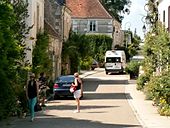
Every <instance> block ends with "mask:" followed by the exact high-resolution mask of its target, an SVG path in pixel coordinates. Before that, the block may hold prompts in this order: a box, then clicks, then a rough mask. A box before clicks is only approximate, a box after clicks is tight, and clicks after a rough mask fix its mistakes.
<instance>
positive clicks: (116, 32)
mask: <svg viewBox="0 0 170 128" xmlns="http://www.w3.org/2000/svg"><path fill="white" fill-rule="evenodd" d="M113 26H114V27H113V28H114V29H113V44H112V49H114V47H115V46H116V45H119V46H123V45H124V31H122V30H121V23H120V22H119V21H117V20H116V19H115V20H114V21H113Z"/></svg>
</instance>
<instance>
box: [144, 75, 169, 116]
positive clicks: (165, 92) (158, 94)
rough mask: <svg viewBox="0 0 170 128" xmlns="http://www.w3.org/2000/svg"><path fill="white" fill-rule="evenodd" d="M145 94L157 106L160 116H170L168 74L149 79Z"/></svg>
mask: <svg viewBox="0 0 170 128" xmlns="http://www.w3.org/2000/svg"><path fill="white" fill-rule="evenodd" d="M145 93H146V95H147V97H148V98H150V99H152V100H153V101H154V103H155V104H156V105H157V106H158V112H159V113H160V115H166V116H170V72H166V73H162V75H161V76H153V77H151V79H150V81H149V82H148V84H147V85H146V86H145Z"/></svg>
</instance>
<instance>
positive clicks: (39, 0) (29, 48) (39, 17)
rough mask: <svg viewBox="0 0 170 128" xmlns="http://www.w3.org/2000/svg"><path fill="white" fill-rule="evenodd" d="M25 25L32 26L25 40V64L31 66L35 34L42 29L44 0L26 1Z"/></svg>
mask: <svg viewBox="0 0 170 128" xmlns="http://www.w3.org/2000/svg"><path fill="white" fill-rule="evenodd" d="M28 15H29V17H28V18H27V19H26V23H27V25H28V26H29V27H30V26H32V28H31V30H30V31H29V34H28V35H27V39H26V50H25V53H26V56H25V62H27V63H29V64H30V65H32V52H33V47H34V46H35V42H36V40H37V33H38V32H39V31H41V30H43V29H44V0H28Z"/></svg>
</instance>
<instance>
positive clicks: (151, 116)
mask: <svg viewBox="0 0 170 128" xmlns="http://www.w3.org/2000/svg"><path fill="white" fill-rule="evenodd" d="M93 73H96V72H95V71H90V72H86V71H84V72H82V75H80V77H81V78H84V77H86V76H89V75H91V74H93ZM125 93H129V94H130V95H128V96H130V98H128V97H127V99H128V102H129V104H130V106H131V108H132V110H133V112H134V114H135V115H136V117H137V119H138V121H139V122H140V123H141V125H142V126H143V128H170V117H166V116H160V115H159V113H158V111H157V108H156V106H153V105H152V103H153V102H152V101H151V100H146V99H145V95H144V93H143V92H141V91H138V90H136V80H128V84H127V85H126V87H125Z"/></svg>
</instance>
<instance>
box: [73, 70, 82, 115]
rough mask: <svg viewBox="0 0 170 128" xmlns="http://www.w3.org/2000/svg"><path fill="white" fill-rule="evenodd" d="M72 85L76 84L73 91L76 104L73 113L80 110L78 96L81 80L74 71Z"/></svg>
mask: <svg viewBox="0 0 170 128" xmlns="http://www.w3.org/2000/svg"><path fill="white" fill-rule="evenodd" d="M74 77H75V79H74V84H75V85H74V86H76V91H75V92H74V93H73V94H74V98H75V100H76V104H77V109H76V110H75V111H74V112H75V113H79V112H80V97H81V96H82V91H83V90H82V81H81V79H80V77H79V74H78V73H77V72H76V73H74Z"/></svg>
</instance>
